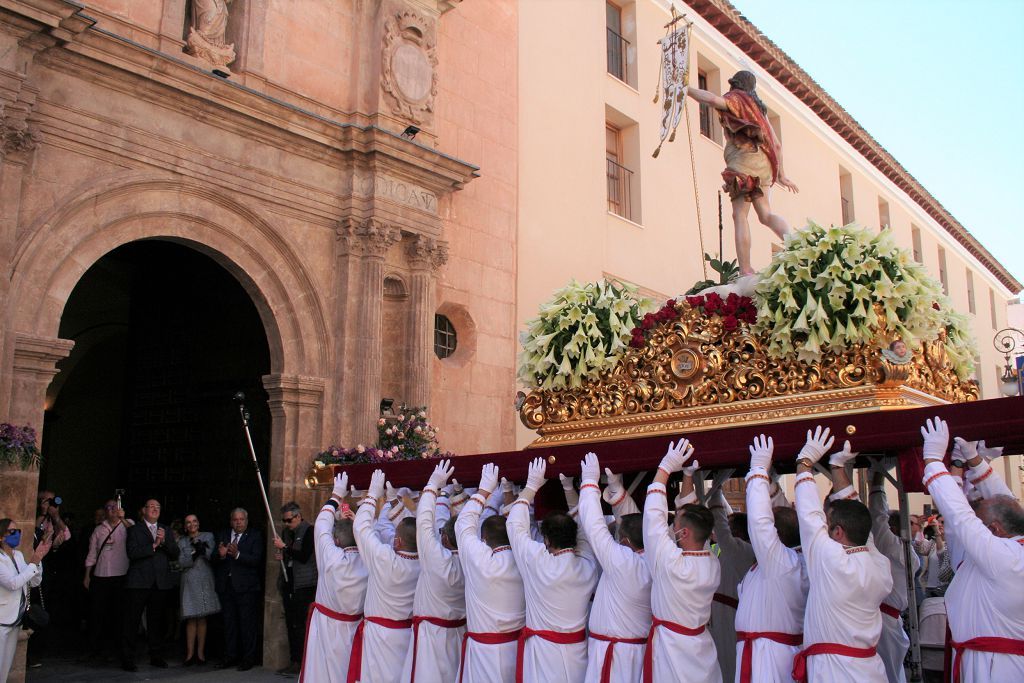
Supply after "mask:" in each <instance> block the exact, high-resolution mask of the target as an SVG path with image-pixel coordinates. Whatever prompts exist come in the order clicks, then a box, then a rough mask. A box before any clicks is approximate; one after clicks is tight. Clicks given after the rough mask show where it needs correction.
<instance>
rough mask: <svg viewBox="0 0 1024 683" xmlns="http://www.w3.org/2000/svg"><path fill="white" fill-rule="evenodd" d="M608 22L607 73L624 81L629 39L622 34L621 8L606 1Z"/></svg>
mask: <svg viewBox="0 0 1024 683" xmlns="http://www.w3.org/2000/svg"><path fill="white" fill-rule="evenodd" d="M605 9H606V13H607V24H608V28H607V31H608V73H610V74H611V75H612V76H615V77H616V78H617V79H619V80H620V81H626V80H627V78H626V56H627V53H628V51H629V41H628V40H626V38H625V37H624V36H623V35H622V10H621V9H620V8H619V7H618V5H613V4H612V3H610V2H609V3H606V4H605Z"/></svg>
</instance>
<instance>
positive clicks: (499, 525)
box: [480, 515, 509, 548]
mask: <svg viewBox="0 0 1024 683" xmlns="http://www.w3.org/2000/svg"><path fill="white" fill-rule="evenodd" d="M505 522H506V519H505V516H504V515H491V516H490V517H488V518H487V519H485V520H484V521H483V524H481V525H480V537H481V538H482V539H483V540H484V543H486V544H487V545H489V546H490V547H491V548H500V547H501V546H503V545H509V542H508V527H507V526H505Z"/></svg>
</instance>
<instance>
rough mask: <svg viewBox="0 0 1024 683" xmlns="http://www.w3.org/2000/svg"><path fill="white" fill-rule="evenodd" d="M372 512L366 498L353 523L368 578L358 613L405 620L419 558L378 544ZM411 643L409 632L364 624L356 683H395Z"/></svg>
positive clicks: (409, 629) (400, 675)
mask: <svg viewBox="0 0 1024 683" xmlns="http://www.w3.org/2000/svg"><path fill="white" fill-rule="evenodd" d="M376 513H377V507H376V505H375V502H374V501H373V499H367V500H365V501H363V502H362V503H361V504H360V505H359V511H358V512H357V513H356V520H355V524H354V529H355V536H356V544H357V545H358V546H359V552H360V553H361V554H362V556H363V562H365V563H366V571H367V576H368V580H367V585H366V606H365V609H364V610H363V611H364V612H365V614H366V616H367V617H382V618H384V619H393V620H397V621H401V620H403V619H410V618H411V617H412V604H413V596H414V594H415V593H416V581H417V579H418V578H419V575H420V562H419V558H418V557H417V556H416V554H415V553H405V552H396V551H395V550H394V548H393V547H392V546H390V545H385V544H384V543H383V542H382V541H381V540H380V537H378V536H377V534H376V533H375V531H374V525H373V519H374V516H375V515H376ZM411 639H412V629H411V628H398V629H394V628H388V627H386V626H381V625H379V624H374V623H372V622H369V621H368V622H366V624H365V626H364V631H363V656H362V675H361V676H360V677H359V679H358V680H359V681H360V683H398V682H399V681H400V680H401V678H402V666H403V664H404V663H405V654H406V653H407V652H408V651H409V641H410V640H411Z"/></svg>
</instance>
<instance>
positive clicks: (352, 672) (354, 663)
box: [345, 617, 412, 683]
mask: <svg viewBox="0 0 1024 683" xmlns="http://www.w3.org/2000/svg"><path fill="white" fill-rule="evenodd" d="M366 622H370V623H371V624H377V626H383V627H384V628H393V629H396V630H401V629H406V628H410V627H412V619H385V618H384V617H363V620H362V621H360V622H359V626H357V627H356V634H355V637H353V638H352V654H351V655H350V656H349V660H348V676H347V677H346V679H345V680H346V683H358V681H359V679H360V678H362V675H363V631H364V630H365V629H366Z"/></svg>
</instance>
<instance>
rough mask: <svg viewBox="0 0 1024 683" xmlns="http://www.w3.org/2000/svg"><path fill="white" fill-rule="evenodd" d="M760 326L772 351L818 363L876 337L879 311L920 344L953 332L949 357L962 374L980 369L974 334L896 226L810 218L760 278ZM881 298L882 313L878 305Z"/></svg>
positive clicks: (891, 330)
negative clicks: (899, 238) (876, 227)
mask: <svg viewBox="0 0 1024 683" xmlns="http://www.w3.org/2000/svg"><path fill="white" fill-rule="evenodd" d="M756 300H757V307H758V315H757V317H758V322H757V328H756V329H757V331H758V332H763V333H766V334H767V337H768V340H769V345H768V353H769V355H771V356H773V357H776V358H781V357H785V356H792V355H794V354H795V355H796V356H797V358H798V359H799V360H802V361H805V362H807V363H812V362H814V361H817V360H819V359H820V358H821V356H822V355H823V354H825V353H831V352H838V351H841V350H843V349H844V348H846V347H849V346H852V345H854V344H871V343H875V342H877V341H879V340H877V339H876V337H877V334H878V332H879V317H881V318H882V319H883V320H884V324H885V327H886V331H887V333H888V334H889V335H890V336H892V338H894V339H897V338H898V339H902V340H903V341H904V342H905V343H906V344H907V345H908V346H909V347H911V348H914V347H916V346H918V345H919V344H920V342H922V341H932V340H935V339H937V338H938V337H939V330H940V329H945V330H946V332H947V341H946V347H947V348H946V351H947V357H948V358H949V359H950V361H951V362H952V364H953V368H954V370H955V371H956V373H957V375H958V376H959V377H960V379H962V380H966V379H967V378H968V377H969V376H970V375H971V373H972V372H973V371H974V355H975V353H976V349H975V344H974V340H973V339H972V338H971V336H970V334H969V332H968V329H969V327H968V321H967V319H966V318H964V316H962V315H960V314H958V313H956V311H954V310H953V307H952V305H951V304H950V302H949V301H948V299H947V298H946V297H945V295H944V294H943V292H942V286H941V285H940V284H939V283H938V282H936V281H935V280H934V279H933V278H932V277H931V276H929V275H928V273H927V272H926V271H925V269H924V267H923V266H922V265H921V264H919V263H917V262H916V261H914V260H913V258H912V257H911V256H910V255H909V254H908V253H907V252H906V251H905V250H903V249H900V248H899V247H898V246H896V243H895V241H894V240H893V238H892V235H891V234H890V232H889V231H888V230H883V231H882V232H881V233H877V234H876V233H873V232H871V231H869V230H866V229H864V228H861V227H859V226H856V225H853V224H851V225H846V226H842V227H836V226H832V227H828V228H825V227H822V226H820V225H817V224H815V223H810V224H809V225H808V226H807V227H806V228H804V229H802V230H798V231H796V232H794V233H791V234H790V235H789V236H787V238H786V243H785V248H784V249H783V250H782V251H780V252H778V253H777V254H775V256H774V257H773V258H772V262H771V265H769V266H768V268H767V269H765V271H764V272H763V274H762V279H761V281H760V283H759V284H758V286H757V292H756ZM876 305H878V307H879V310H880V312H881V313H880V314H878V313H876V310H875V306H876Z"/></svg>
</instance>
